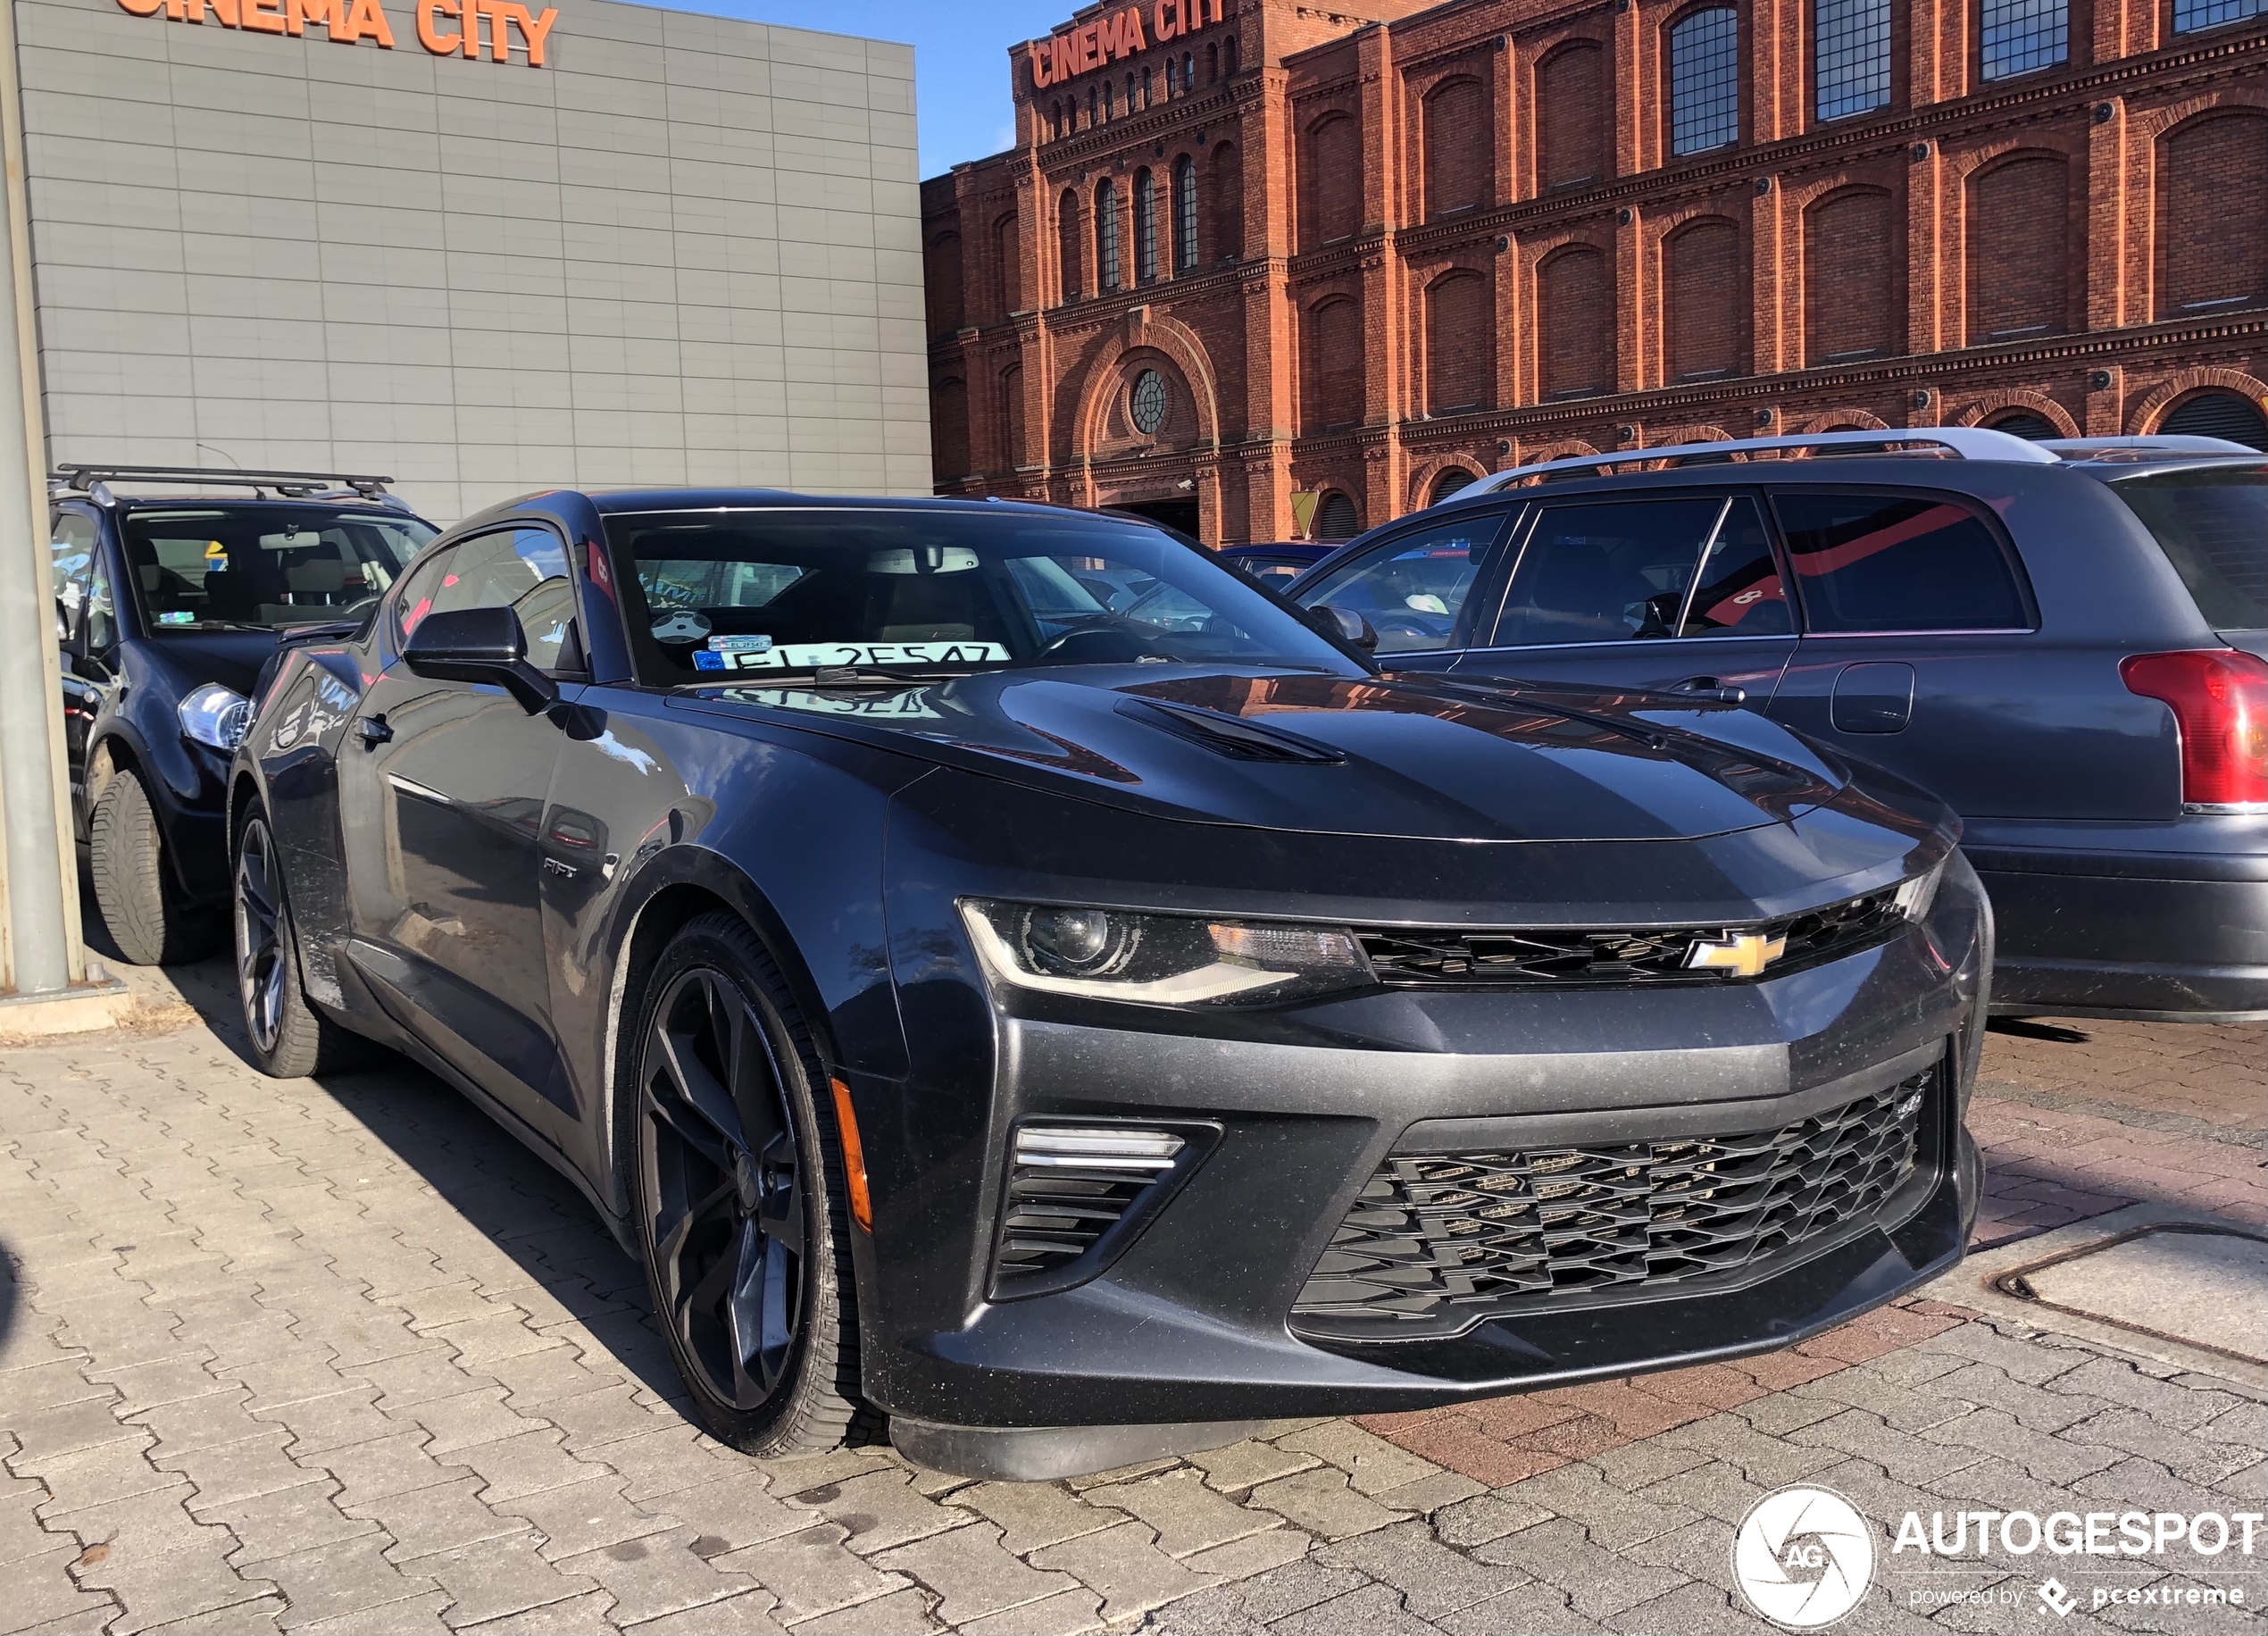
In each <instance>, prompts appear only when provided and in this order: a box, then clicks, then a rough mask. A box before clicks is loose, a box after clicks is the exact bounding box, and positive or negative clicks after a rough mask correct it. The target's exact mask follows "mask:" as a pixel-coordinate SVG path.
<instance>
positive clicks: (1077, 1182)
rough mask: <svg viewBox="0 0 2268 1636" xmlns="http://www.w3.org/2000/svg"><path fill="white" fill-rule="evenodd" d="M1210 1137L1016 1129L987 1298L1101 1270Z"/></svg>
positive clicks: (1104, 1129)
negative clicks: (989, 1295)
mask: <svg viewBox="0 0 2268 1636" xmlns="http://www.w3.org/2000/svg"><path fill="white" fill-rule="evenodd" d="M1212 1135H1213V1132H1212V1131H1196V1130H1184V1131H1162V1130H1157V1129H1155V1128H1152V1127H1147V1126H1138V1125H1059V1124H1028V1125H1020V1126H1018V1127H1017V1130H1016V1134H1015V1140H1014V1145H1013V1148H1011V1149H1010V1152H1009V1170H1008V1197H1007V1199H1006V1201H1005V1208H1004V1209H1003V1210H1002V1212H1001V1216H1000V1233H999V1238H998V1240H997V1242H996V1245H995V1247H994V1249H993V1256H992V1297H993V1299H995V1300H1013V1299H1015V1298H1018V1297H1020V1296H1028V1295H1045V1294H1047V1293H1049V1292H1051V1291H1054V1290H1067V1289H1069V1288H1070V1287H1071V1286H1072V1285H1073V1284H1078V1283H1083V1282H1085V1281H1087V1280H1088V1279H1089V1278H1092V1277H1093V1276H1094V1275H1095V1274H1096V1273H1099V1272H1100V1271H1102V1269H1103V1268H1104V1267H1105V1265H1108V1264H1109V1263H1110V1261H1112V1260H1113V1259H1114V1258H1115V1257H1116V1256H1117V1255H1118V1252H1119V1251H1120V1250H1121V1249H1122V1248H1124V1247H1125V1246H1126V1245H1127V1244H1128V1243H1129V1242H1130V1241H1131V1240H1132V1239H1133V1237H1134V1234H1135V1232H1136V1231H1138V1229H1139V1227H1140V1225H1141V1223H1142V1221H1143V1220H1144V1219H1145V1218H1147V1216H1148V1215H1149V1214H1151V1213H1152V1212H1153V1211H1154V1210H1155V1209H1156V1208H1157V1207H1158V1206H1160V1205H1162V1204H1163V1203H1164V1202H1165V1199H1166V1198H1167V1196H1168V1195H1170V1194H1171V1193H1172V1192H1173V1190H1174V1189H1176V1188H1178V1187H1179V1186H1180V1182H1181V1180H1182V1178H1183V1177H1184V1176H1186V1175H1187V1174H1188V1172H1189V1170H1190V1169H1192V1168H1193V1167H1194V1165H1195V1164H1196V1161H1197V1158H1199V1157H1200V1156H1202V1155H1203V1153H1204V1151H1205V1149H1206V1148H1209V1147H1210V1146H1211V1145H1212V1143H1211V1137H1212Z"/></svg>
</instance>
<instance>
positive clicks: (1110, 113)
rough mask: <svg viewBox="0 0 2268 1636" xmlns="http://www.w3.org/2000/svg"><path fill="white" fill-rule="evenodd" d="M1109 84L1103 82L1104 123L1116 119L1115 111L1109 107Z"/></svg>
mask: <svg viewBox="0 0 2268 1636" xmlns="http://www.w3.org/2000/svg"><path fill="white" fill-rule="evenodd" d="M1111 95H1112V93H1111V82H1110V81H1109V80H1107V79H1105V80H1104V81H1103V118H1104V120H1105V121H1106V122H1107V121H1111V120H1114V119H1116V118H1117V117H1118V112H1117V110H1116V109H1114V108H1113V107H1112V106H1111Z"/></svg>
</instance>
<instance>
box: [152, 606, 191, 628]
mask: <svg viewBox="0 0 2268 1636" xmlns="http://www.w3.org/2000/svg"><path fill="white" fill-rule="evenodd" d="M157 622H158V623H159V624H161V625H194V624H196V614H195V613H193V612H191V611H190V610H189V609H188V608H167V609H165V610H164V611H163V612H162V613H160V614H158V616H157Z"/></svg>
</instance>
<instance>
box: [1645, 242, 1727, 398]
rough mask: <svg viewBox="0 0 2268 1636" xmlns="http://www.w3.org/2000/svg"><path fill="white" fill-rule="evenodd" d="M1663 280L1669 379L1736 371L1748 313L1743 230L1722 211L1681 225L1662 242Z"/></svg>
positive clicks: (1708, 377) (1706, 377) (1711, 377)
mask: <svg viewBox="0 0 2268 1636" xmlns="http://www.w3.org/2000/svg"><path fill="white" fill-rule="evenodd" d="M1662 283H1663V292H1662V293H1663V297H1664V299H1663V304H1662V305H1663V308H1664V309H1665V314H1664V315H1665V317H1666V320H1667V323H1666V326H1665V327H1666V329H1667V331H1668V333H1667V336H1666V340H1667V342H1668V351H1669V360H1668V362H1669V374H1670V379H1671V380H1673V381H1674V380H1714V379H1715V378H1716V377H1718V376H1720V375H1730V374H1733V373H1736V372H1737V371H1739V367H1740V355H1741V352H1742V350H1743V348H1742V346H1741V342H1742V340H1743V338H1745V337H1746V336H1747V316H1748V314H1747V291H1748V280H1747V278H1746V277H1744V276H1743V275H1742V271H1741V266H1740V230H1739V228H1738V227H1736V226H1735V225H1734V224H1733V223H1732V222H1730V221H1727V220H1726V219H1725V218H1724V217H1722V216H1704V217H1702V218H1701V219H1700V220H1699V221H1691V222H1688V223H1687V224H1686V225H1685V226H1683V227H1681V228H1680V229H1678V230H1677V231H1676V232H1674V233H1672V234H1671V235H1670V238H1669V242H1668V243H1667V244H1665V245H1664V246H1663V267H1662Z"/></svg>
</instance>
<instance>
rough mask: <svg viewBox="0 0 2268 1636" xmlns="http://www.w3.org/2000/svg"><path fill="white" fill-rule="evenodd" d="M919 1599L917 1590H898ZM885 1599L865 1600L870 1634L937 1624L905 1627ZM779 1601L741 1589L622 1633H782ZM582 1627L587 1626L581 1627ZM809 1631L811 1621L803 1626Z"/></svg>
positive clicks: (639, 1635) (652, 1635)
mask: <svg viewBox="0 0 2268 1636" xmlns="http://www.w3.org/2000/svg"><path fill="white" fill-rule="evenodd" d="M898 1594H899V1595H902V1596H910V1597H912V1598H914V1599H915V1601H916V1602H919V1600H920V1599H921V1593H920V1592H919V1591H901V1592H899V1593H898ZM888 1600H889V1598H888V1597H884V1598H880V1600H878V1601H873V1602H869V1603H867V1604H866V1606H867V1607H868V1608H869V1609H871V1610H873V1611H874V1612H875V1613H876V1614H877V1615H880V1616H879V1617H878V1618H877V1619H876V1620H875V1621H874V1622H873V1623H868V1624H866V1625H863V1626H862V1627H861V1628H862V1630H863V1632H869V1633H870V1636H896V1632H899V1631H902V1630H910V1631H914V1632H922V1633H923V1636H926V1633H927V1632H930V1631H932V1630H934V1629H936V1628H937V1627H936V1626H934V1625H932V1624H928V1623H923V1624H920V1625H913V1626H907V1625H905V1624H902V1623H897V1622H896V1621H895V1620H894V1619H893V1618H891V1617H890V1616H889V1615H888V1613H887V1612H886V1611H885V1610H884V1608H883V1604H884V1603H886V1602H888ZM779 1605H780V1600H779V1598H777V1597H775V1596H773V1595H772V1594H771V1592H770V1591H769V1590H744V1591H742V1592H741V1593H740V1594H739V1595H738V1596H733V1597H727V1598H725V1599H724V1600H723V1601H721V1602H704V1603H702V1604H701V1605H700V1606H699V1607H688V1608H686V1609H684V1610H682V1611H680V1612H678V1613H673V1614H663V1615H662V1616H661V1617H660V1618H658V1619H648V1620H646V1622H645V1623H642V1624H636V1625H632V1626H630V1627H629V1631H628V1632H626V1636H783V1632H785V1630H786V1627H785V1626H784V1625H782V1624H781V1623H780V1622H779V1621H778V1620H777V1619H774V1618H773V1617H772V1616H771V1615H772V1610H773V1609H774V1608H775V1607H779ZM584 1628H585V1629H586V1630H587V1629H588V1628H589V1627H588V1626H585V1627H584ZM803 1628H804V1629H805V1630H806V1631H809V1630H813V1629H814V1628H816V1626H815V1624H805V1626H804V1627H803Z"/></svg>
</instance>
